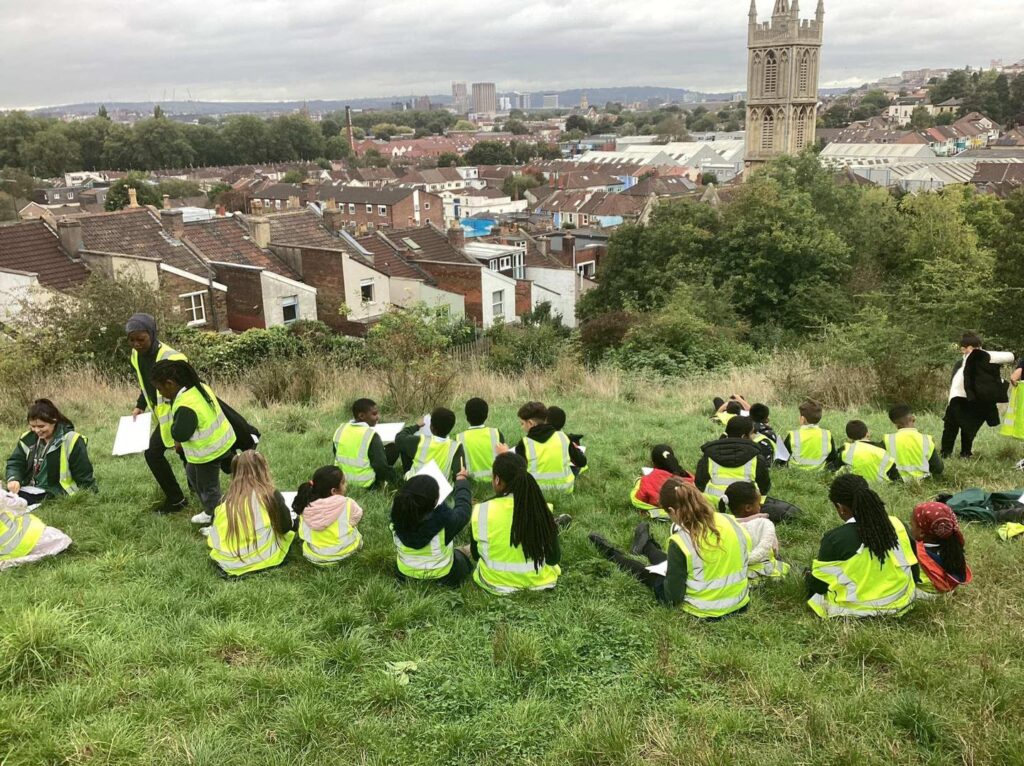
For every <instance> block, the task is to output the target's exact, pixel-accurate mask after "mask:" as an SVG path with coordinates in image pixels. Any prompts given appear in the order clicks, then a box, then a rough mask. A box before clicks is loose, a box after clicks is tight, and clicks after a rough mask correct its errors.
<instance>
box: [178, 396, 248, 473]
mask: <svg viewBox="0 0 1024 766" xmlns="http://www.w3.org/2000/svg"><path fill="white" fill-rule="evenodd" d="M200 385H202V386H203V390H204V391H206V395H207V396H209V397H210V401H209V402H207V401H206V399H204V398H203V395H202V394H201V393H200V392H199V391H198V390H197V389H196V388H195V387H194V386H193V387H192V388H187V389H185V390H184V391H179V392H178V395H177V396H176V397H174V403H173V404H172V405H171V420H173V419H174V416H175V415H176V414H177V412H178V410H179V409H181V408H182V407H188V408H189V409H190V410H192V411H193V412H194V413H196V417H197V418H198V420H199V424H198V425H197V426H196V430H195V433H193V434H192V436H190V437H189V439H188V441H184V442H182V443H181V450H182V452H184V453H185V459H186V460H187V461H188V462H190V463H199V464H203V463H212V462H213V461H214V460H218V459H220V458H222V457H224V455H226V454H227V453H228V452H229V451H230V450H231V446H232V445H233V444H234V443H235V432H234V430H233V429H232V428H231V424H230V423H229V422H228V419H227V418H226V417H224V411H223V410H222V409H221V408H220V403H219V402H218V401H217V396H216V395H215V394H214V393H213V389H211V388H210V387H209V386H207V385H206V384H200ZM211 402H212V404H211Z"/></svg>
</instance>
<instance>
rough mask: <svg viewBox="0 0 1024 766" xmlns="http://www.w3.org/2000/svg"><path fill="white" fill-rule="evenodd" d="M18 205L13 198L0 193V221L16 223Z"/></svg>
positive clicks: (3, 192) (5, 193)
mask: <svg viewBox="0 0 1024 766" xmlns="http://www.w3.org/2000/svg"><path fill="white" fill-rule="evenodd" d="M17 220H18V205H17V203H16V202H15V201H14V197H12V196H11V195H10V194H8V193H7V192H5V191H0V221H17Z"/></svg>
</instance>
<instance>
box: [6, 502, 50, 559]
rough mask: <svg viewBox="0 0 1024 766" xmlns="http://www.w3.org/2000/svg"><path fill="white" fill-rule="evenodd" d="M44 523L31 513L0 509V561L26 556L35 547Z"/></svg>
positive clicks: (41, 533)
mask: <svg viewBox="0 0 1024 766" xmlns="http://www.w3.org/2000/svg"><path fill="white" fill-rule="evenodd" d="M44 529H46V524H44V523H43V521H42V519H40V518H39V517H38V516H34V515H33V514H31V513H24V514H14V513H10V512H9V511H4V510H0V561H10V560H11V559H20V558H21V557H22V556H27V555H28V554H29V553H31V552H32V549H33V548H35V547H36V543H38V542H39V538H40V537H42V535H43V530H44Z"/></svg>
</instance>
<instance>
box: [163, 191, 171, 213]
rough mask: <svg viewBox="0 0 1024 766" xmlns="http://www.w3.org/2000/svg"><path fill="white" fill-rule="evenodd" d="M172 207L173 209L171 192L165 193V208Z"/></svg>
mask: <svg viewBox="0 0 1024 766" xmlns="http://www.w3.org/2000/svg"><path fill="white" fill-rule="evenodd" d="M170 209H171V195H170V194H165V195H164V210H170Z"/></svg>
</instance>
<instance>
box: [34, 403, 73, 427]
mask: <svg viewBox="0 0 1024 766" xmlns="http://www.w3.org/2000/svg"><path fill="white" fill-rule="evenodd" d="M26 420H41V421H43V422H44V423H52V424H53V425H64V426H67V427H68V429H70V430H72V431H74V430H75V424H74V423H72V422H71V421H70V420H68V419H67V417H66V416H65V415H64V413H62V412H61V411H60V410H59V409H57V405H56V404H54V403H53V402H51V401H50V400H49V399H36V400H35V401H34V402H32V406H30V407H29V408H28V417H27V418H26Z"/></svg>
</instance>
